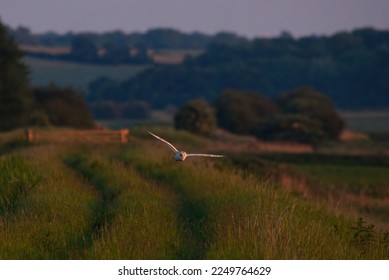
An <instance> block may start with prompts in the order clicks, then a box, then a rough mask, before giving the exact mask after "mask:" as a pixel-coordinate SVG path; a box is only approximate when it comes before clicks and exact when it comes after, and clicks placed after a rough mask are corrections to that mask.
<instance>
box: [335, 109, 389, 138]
mask: <svg viewBox="0 0 389 280" xmlns="http://www.w3.org/2000/svg"><path fill="white" fill-rule="evenodd" d="M341 115H342V117H343V118H344V119H345V121H346V125H347V127H348V128H349V129H351V130H354V131H360V132H365V133H382V132H386V133H389V111H361V112H343V113H341Z"/></svg>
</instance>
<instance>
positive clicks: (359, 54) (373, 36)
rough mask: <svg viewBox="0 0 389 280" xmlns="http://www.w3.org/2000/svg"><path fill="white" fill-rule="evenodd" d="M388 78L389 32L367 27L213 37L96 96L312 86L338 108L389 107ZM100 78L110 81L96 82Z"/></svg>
mask: <svg viewBox="0 0 389 280" xmlns="http://www.w3.org/2000/svg"><path fill="white" fill-rule="evenodd" d="M388 81H389V31H377V30H374V29H371V28H366V29H358V30H355V31H353V32H342V33H337V34H334V35H332V36H328V37H326V36H320V37H318V36H310V37H303V38H300V39H294V38H293V37H291V36H283V37H278V38H259V39H253V40H251V41H247V42H245V43H241V44H236V45H226V44H219V43H213V44H210V45H209V46H208V48H207V50H206V51H205V52H204V53H203V54H202V55H200V56H197V57H188V58H187V59H186V60H185V61H184V62H183V63H182V64H180V65H155V66H154V67H150V68H148V69H147V70H145V71H143V72H142V73H140V74H139V75H137V76H136V77H133V78H131V79H128V80H126V81H124V82H122V83H118V82H116V81H113V80H109V79H105V80H104V81H103V80H100V81H94V82H92V83H91V89H92V90H91V91H90V96H88V99H90V100H110V101H118V100H122V101H123V100H142V101H144V102H147V103H148V104H150V105H151V106H152V107H153V108H164V107H165V106H168V105H174V106H181V105H182V104H184V103H185V102H186V101H188V100H190V99H196V98H204V99H205V100H207V101H208V102H214V101H215V99H216V98H217V96H218V95H219V94H220V92H221V91H223V90H224V89H226V88H234V89H240V90H249V91H254V92H258V93H261V94H263V95H265V96H266V97H268V98H271V99H274V98H276V97H277V96H278V95H280V94H281V93H283V92H285V91H288V90H290V89H293V88H297V87H300V86H303V85H307V86H310V87H312V88H315V89H317V90H318V91H320V92H323V93H325V94H326V95H327V96H328V97H329V98H330V99H331V100H333V102H334V104H335V106H336V107H338V108H342V109H377V108H381V109H382V108H388V107H389V95H388V94H387V93H388V92H389V82H388ZM96 83H100V84H101V83H104V84H105V86H104V87H102V88H100V89H96V88H94V87H93V85H94V84H96ZM104 88H107V89H108V88H109V89H110V92H109V93H108V92H105V91H104ZM112 89H113V90H112Z"/></svg>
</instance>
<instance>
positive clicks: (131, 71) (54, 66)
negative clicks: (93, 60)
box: [24, 57, 145, 92]
mask: <svg viewBox="0 0 389 280" xmlns="http://www.w3.org/2000/svg"><path fill="white" fill-rule="evenodd" d="M24 62H25V63H26V65H27V66H28V67H29V68H30V82H31V84H32V85H35V86H45V85H48V84H50V83H54V84H56V85H58V86H71V87H73V88H76V89H79V90H82V91H83V92H87V89H88V85H89V83H90V82H91V81H93V80H94V79H97V78H99V77H108V78H111V79H114V80H118V81H122V80H126V79H128V78H130V77H132V76H134V75H136V74H137V73H139V72H140V71H142V70H144V69H145V66H132V65H131V66H129V65H118V66H110V65H88V64H79V63H72V62H65V61H56V60H45V59H38V58H32V57H25V58H24Z"/></svg>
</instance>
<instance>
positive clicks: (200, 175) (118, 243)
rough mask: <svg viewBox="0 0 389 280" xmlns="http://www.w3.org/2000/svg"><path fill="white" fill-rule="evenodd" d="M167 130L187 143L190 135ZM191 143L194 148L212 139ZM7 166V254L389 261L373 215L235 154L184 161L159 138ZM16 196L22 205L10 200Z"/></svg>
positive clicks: (23, 157)
mask: <svg viewBox="0 0 389 280" xmlns="http://www.w3.org/2000/svg"><path fill="white" fill-rule="evenodd" d="M139 133H141V132H139ZM157 133H158V132H157ZM168 133H172V135H171V136H172V137H170V135H169V134H168ZM168 133H167V134H166V135H162V136H163V137H166V138H168V139H174V140H175V141H174V143H176V141H177V143H178V144H180V138H181V137H183V138H182V139H183V140H182V142H187V141H186V140H185V139H186V137H189V136H188V134H185V133H179V134H177V135H176V134H173V132H168ZM145 135H147V134H145ZM148 139H150V140H148ZM192 141H193V142H191V143H189V144H187V145H188V146H185V148H188V150H192V149H196V148H197V149H198V148H201V147H202V146H201V145H198V144H203V143H209V141H210V140H201V139H197V138H193V140H192ZM197 145H198V146H197ZM199 152H201V151H200V150H199ZM0 166H1V167H2V168H1V169H0V172H1V174H3V175H4V176H3V178H4V179H1V180H2V181H0V182H1V186H2V189H1V191H0V193H1V197H2V201H3V202H2V205H3V206H2V207H3V213H2V214H0V259H387V258H388V257H389V253H388V247H389V237H388V235H387V234H385V233H382V232H380V231H378V230H377V229H376V228H375V227H374V226H372V225H371V224H369V223H367V222H366V221H365V220H363V219H362V220H361V219H359V220H357V221H351V220H349V219H347V218H346V217H344V216H342V214H341V213H339V212H337V213H335V212H330V211H328V209H327V208H325V207H322V206H321V205H320V204H316V203H315V201H313V200H312V201H311V200H308V199H304V198H303V197H301V196H295V195H293V194H289V193H287V192H285V191H284V190H283V189H282V188H281V187H280V186H278V185H277V184H275V183H273V182H272V181H270V180H269V179H267V177H266V176H262V175H261V174H255V172H254V169H252V168H251V167H250V165H248V166H245V170H242V169H240V168H239V165H236V163H235V164H234V163H232V162H231V160H230V159H229V158H228V157H227V158H221V159H214V158H190V159H188V160H186V161H185V162H176V161H174V160H173V159H172V154H171V151H170V150H169V149H168V148H167V147H165V145H163V144H161V143H160V142H159V141H156V140H155V139H154V138H151V137H150V138H146V136H143V139H142V140H139V141H137V142H135V143H134V144H128V145H121V146H119V145H117V146H115V145H111V146H110V145H90V146H80V145H73V146H72V145H70V146H67V147H59V146H54V145H41V146H37V147H28V148H26V149H24V150H21V151H20V153H19V155H18V156H13V155H7V156H6V157H5V158H3V159H2V161H1V163H0ZM7 174H8V175H7ZM28 174H30V175H28ZM31 176H32V177H31ZM34 176H37V177H36V178H37V179H35V181H34V180H33V179H32V180H30V178H35V177H34ZM15 178H17V179H18V180H19V183H20V182H23V184H19V185H23V186H25V187H24V188H25V189H24V190H23V191H17V190H18V188H17V187H14V186H15V185H12V184H13V182H14V181H15ZM31 182H35V183H34V184H33V185H32V186H31V185H29V184H30V183H31ZM4 186H6V187H4ZM14 192H16V193H18V195H17V196H16V197H18V199H16V200H15V201H17V203H16V204H15V206H14V205H12V204H7V203H8V202H6V201H8V200H9V198H10V197H12V196H13V193H14ZM12 201H14V200H12ZM13 203H14V202H13ZM4 205H5V206H4Z"/></svg>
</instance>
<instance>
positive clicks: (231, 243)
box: [123, 145, 387, 259]
mask: <svg viewBox="0 0 389 280" xmlns="http://www.w3.org/2000/svg"><path fill="white" fill-rule="evenodd" d="M162 149H165V147H163V148H159V147H158V148H156V146H155V145H153V146H147V147H146V148H145V149H144V150H140V151H139V154H136V153H134V152H131V153H129V154H127V155H124V156H123V157H124V158H125V159H126V160H127V161H128V162H130V164H132V165H134V166H136V168H137V169H138V170H139V172H140V173H141V174H142V175H143V176H145V177H148V178H150V179H152V180H156V181H158V182H162V183H163V184H164V185H167V186H169V187H170V188H171V189H172V190H173V191H174V192H176V193H177V195H178V197H179V199H180V200H181V201H182V202H181V208H180V209H179V215H180V220H181V222H182V223H183V226H184V227H185V228H186V229H187V230H188V231H189V232H190V235H189V236H190V238H191V239H193V240H195V244H192V246H194V248H192V249H191V250H188V251H187V252H188V253H189V254H192V255H189V256H188V255H187V256H186V257H192V258H204V259H263V258H264V259H358V258H384V257H385V256H386V257H387V251H385V246H386V245H385V244H384V243H382V242H376V243H374V246H373V247H371V248H369V250H367V251H366V250H365V249H364V250H362V249H361V248H359V247H358V246H355V244H354V241H355V240H354V238H353V236H354V233H353V230H352V228H353V223H352V222H350V221H348V220H347V219H345V218H343V217H342V216H339V215H337V214H334V213H329V212H328V211H326V210H325V209H324V208H321V207H320V206H317V205H314V204H313V203H310V202H308V201H305V200H302V199H301V198H297V197H294V196H292V195H289V194H286V193H285V192H283V191H282V190H281V189H280V188H278V187H277V186H275V185H274V184H272V183H270V182H268V181H262V180H259V179H258V178H255V177H254V176H249V175H247V173H246V175H245V176H243V175H242V174H241V173H240V172H239V171H236V170H234V169H230V168H225V169H223V168H220V166H219V165H218V164H217V165H215V164H214V163H213V159H212V160H209V159H198V160H193V161H189V160H188V161H186V162H184V163H177V162H174V161H172V160H170V159H169V158H168V157H165V156H162V155H164V154H165V152H164V151H163V150H162ZM216 166H219V167H216ZM329 244H331V245H329Z"/></svg>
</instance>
